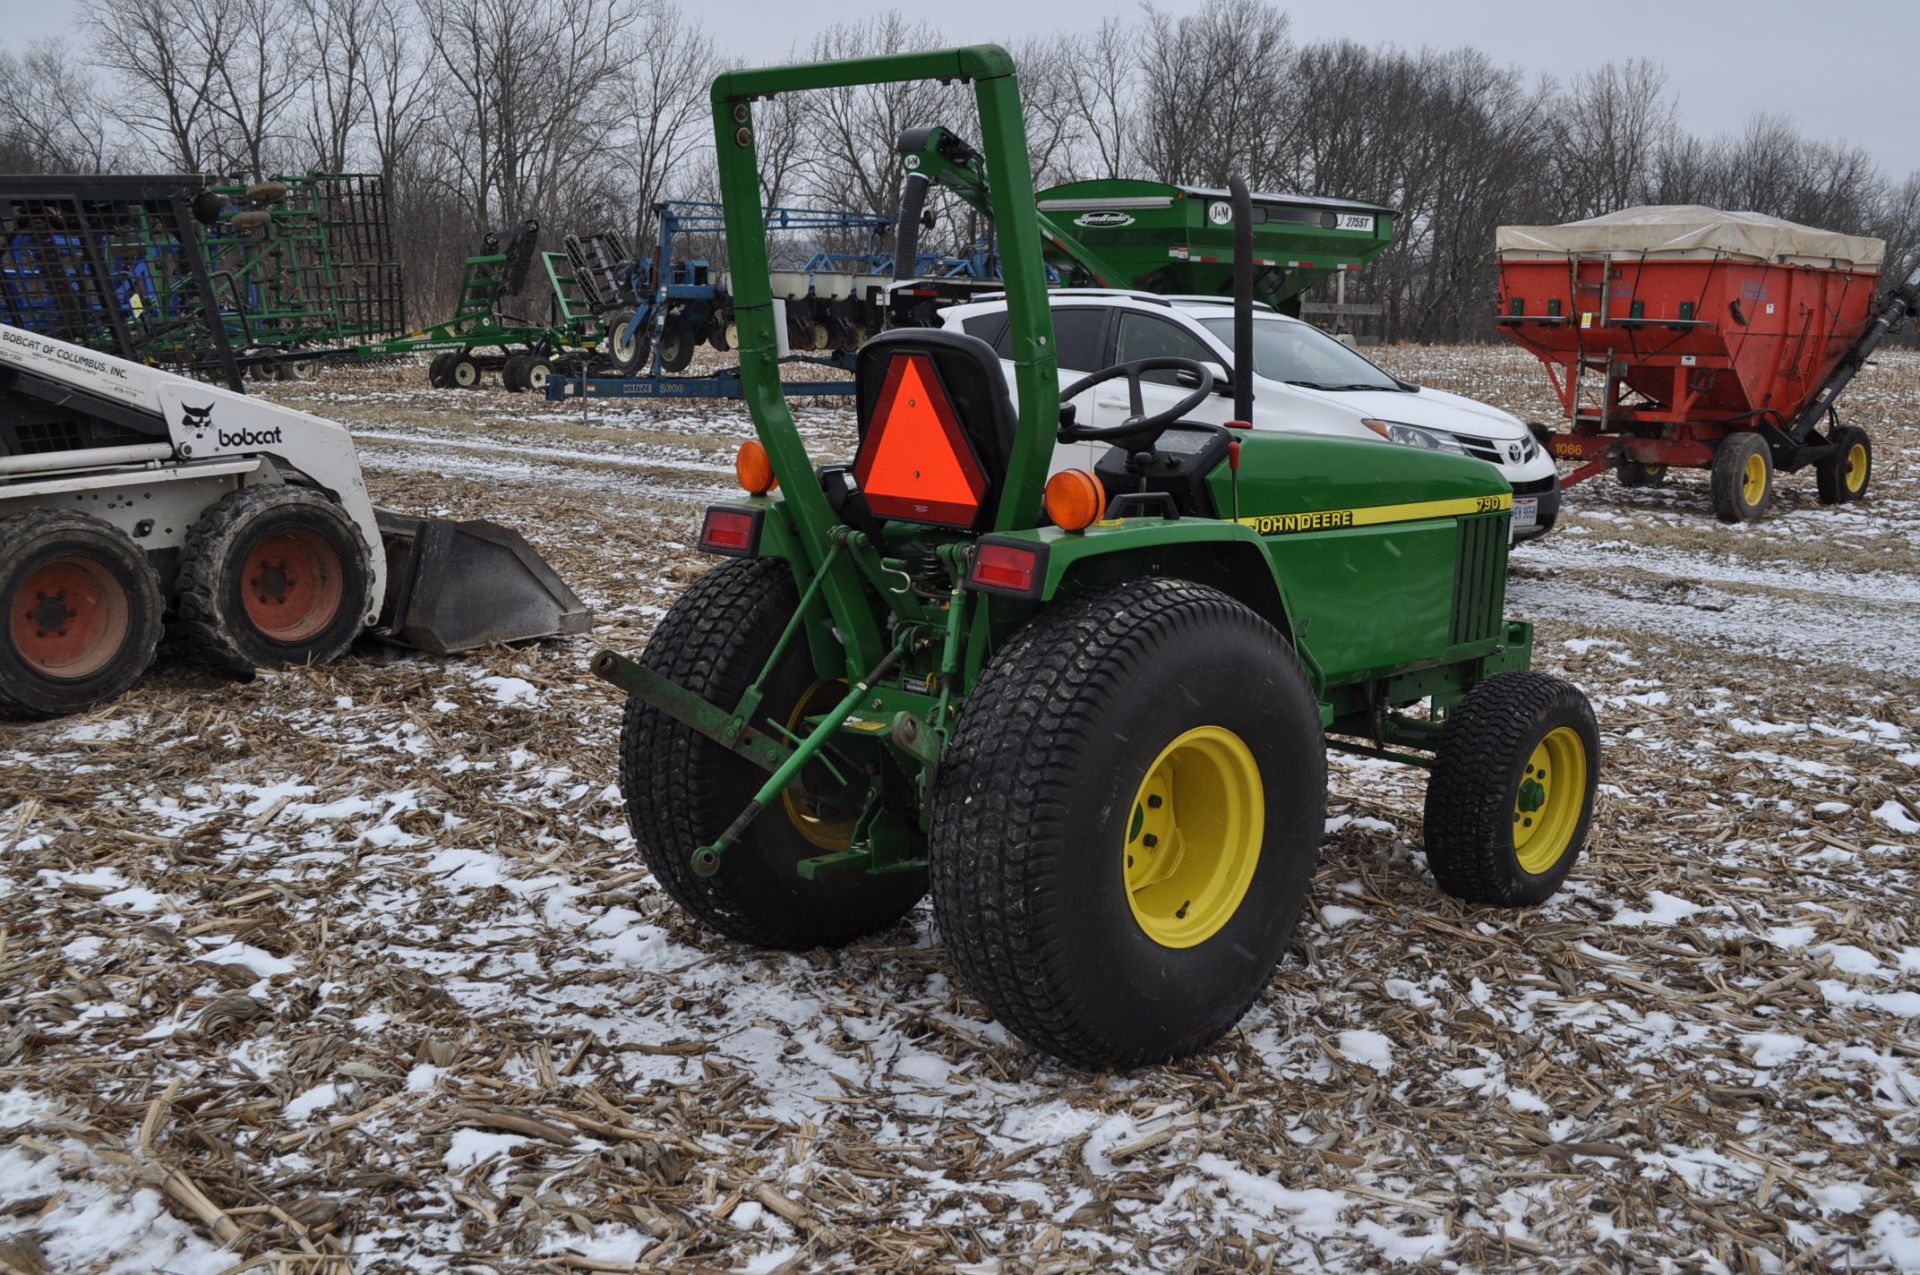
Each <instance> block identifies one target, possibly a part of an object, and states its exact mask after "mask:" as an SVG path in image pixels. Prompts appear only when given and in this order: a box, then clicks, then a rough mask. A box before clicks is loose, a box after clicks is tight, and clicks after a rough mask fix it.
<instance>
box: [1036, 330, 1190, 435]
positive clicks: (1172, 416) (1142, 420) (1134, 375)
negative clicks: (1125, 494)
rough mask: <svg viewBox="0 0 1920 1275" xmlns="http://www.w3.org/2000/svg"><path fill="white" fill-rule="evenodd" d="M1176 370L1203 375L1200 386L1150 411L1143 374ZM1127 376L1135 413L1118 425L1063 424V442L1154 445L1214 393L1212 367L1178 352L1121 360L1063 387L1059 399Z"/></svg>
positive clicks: (1061, 433)
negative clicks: (1143, 394)
mask: <svg viewBox="0 0 1920 1275" xmlns="http://www.w3.org/2000/svg"><path fill="white" fill-rule="evenodd" d="M1159 371H1173V372H1192V373H1193V374H1194V375H1195V376H1197V377H1199V378H1200V388H1198V389H1196V390H1195V391H1193V393H1191V394H1189V395H1187V396H1186V397H1185V398H1183V399H1181V400H1180V401H1179V402H1178V403H1175V404H1174V405H1173V406H1172V407H1169V408H1167V409H1166V410H1165V411H1163V412H1154V413H1153V414H1151V415H1148V413H1147V410H1146V407H1145V405H1144V404H1143V403H1142V402H1141V400H1140V378H1141V377H1142V376H1144V375H1145V374H1146V373H1148V372H1159ZM1123 376H1124V377H1126V378H1127V404H1128V406H1129V407H1130V408H1131V409H1132V411H1133V415H1131V416H1129V417H1127V419H1126V420H1124V421H1121V422H1120V423H1119V424H1118V425H1104V426H1097V425H1081V424H1078V423H1075V424H1071V425H1068V424H1062V425H1061V426H1060V435H1059V437H1060V441H1061V442H1063V443H1119V444H1120V445H1122V446H1124V447H1125V448H1126V449H1127V450H1128V451H1140V450H1143V449H1145V448H1148V447H1151V446H1152V445H1153V443H1154V441H1155V440H1157V439H1158V438H1159V437H1160V435H1162V434H1164V433H1166V432H1167V430H1168V429H1169V428H1170V427H1171V426H1172V425H1173V424H1174V423H1175V422H1177V421H1178V420H1179V419H1180V418H1181V417H1183V416H1185V415H1186V414H1187V413H1188V412H1191V411H1193V410H1194V409H1195V408H1197V407H1199V406H1200V405H1201V404H1202V403H1204V402H1206V401H1207V396H1208V395H1210V394H1212V393H1213V371H1212V369H1211V368H1209V367H1208V366H1207V365H1206V364H1205V363H1202V362H1200V361H1199V360H1198V359H1183V358H1179V357H1177V356H1175V355H1171V354H1164V355H1160V356H1159V357H1157V358H1150V359H1135V360H1134V361H1133V362H1131V363H1118V364H1115V365H1114V366H1113V367H1110V368H1107V369H1105V370H1104V371H1100V372H1095V373H1094V374H1093V375H1092V376H1084V377H1081V378H1080V379H1079V380H1077V381H1075V382H1074V383H1073V384H1072V385H1069V386H1068V387H1067V388H1066V389H1064V390H1061V391H1060V401H1061V402H1062V403H1065V402H1067V401H1069V400H1071V399H1074V398H1078V397H1079V396H1080V395H1082V394H1084V393H1086V392H1087V391H1088V390H1090V389H1092V388H1093V387H1094V386H1096V385H1105V384H1106V383H1107V382H1108V381H1117V380H1119V379H1120V378H1121V377H1123Z"/></svg>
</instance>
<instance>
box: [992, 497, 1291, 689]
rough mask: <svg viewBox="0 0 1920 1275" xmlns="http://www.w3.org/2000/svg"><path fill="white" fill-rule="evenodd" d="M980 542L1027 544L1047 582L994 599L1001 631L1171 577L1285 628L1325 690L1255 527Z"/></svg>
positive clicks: (1195, 523)
mask: <svg viewBox="0 0 1920 1275" xmlns="http://www.w3.org/2000/svg"><path fill="white" fill-rule="evenodd" d="M980 543H981V544H982V545H987V544H994V543H999V544H1009V545H1025V546H1029V547H1032V548H1035V549H1037V550H1038V551H1039V553H1040V555H1041V572H1040V575H1041V578H1040V579H1039V580H1038V581H1037V582H1036V589H1035V591H1034V593H1033V594H1031V595H1029V596H1028V598H1026V599H1024V600H1022V601H1015V600H1013V599H1011V598H1008V597H994V598H993V599H992V611H993V614H994V617H995V621H996V623H995V627H996V628H1001V627H1002V622H1003V617H1004V623H1005V627H1006V628H1011V627H1013V626H1014V625H1017V624H1018V623H1019V622H1021V621H1024V620H1025V619H1026V618H1027V617H1028V616H1029V615H1030V614H1032V613H1033V612H1034V611H1036V610H1037V609H1038V606H1039V605H1044V604H1045V603H1048V602H1052V601H1054V600H1055V599H1057V598H1061V597H1067V596H1071V595H1072V594H1074V593H1079V592H1083V591H1085V590H1086V589H1089V588H1093V587H1095V586H1097V585H1101V584H1106V583H1110V582H1117V581H1121V580H1134V579H1138V578H1140V577H1141V576H1166V577H1169V578H1176V579H1181V580H1191V581H1193V582H1195V583H1197V584H1205V585H1210V586H1212V587H1214V588H1216V589H1219V590H1220V591H1221V592H1222V593H1225V594H1227V595H1228V596H1230V597H1232V598H1235V599H1237V600H1239V601H1240V602H1243V603H1245V604H1246V605H1247V606H1248V607H1250V608H1251V609H1252V610H1253V611H1254V612H1255V613H1256V614H1257V615H1259V616H1260V617H1261V618H1262V619H1264V620H1266V621H1267V623H1269V624H1271V625H1273V627H1274V628H1276V629H1278V630H1279V631H1280V636H1281V637H1283V638H1285V639H1286V640H1287V643H1288V645H1290V646H1292V647H1293V649H1294V652H1295V653H1296V654H1297V655H1298V656H1299V657H1300V662H1301V663H1302V664H1303V665H1305V666H1306V669H1307V675H1308V677H1309V678H1310V679H1311V681H1312V683H1313V686H1314V689H1315V691H1316V692H1318V691H1320V690H1321V689H1322V688H1323V686H1324V678H1323V677H1322V675H1321V672H1320V669H1319V666H1318V665H1317V664H1316V663H1315V662H1314V659H1313V657H1312V655H1311V653H1309V652H1308V651H1307V650H1306V649H1305V648H1304V647H1302V646H1301V645H1300V643H1299V642H1298V641H1297V640H1296V634H1295V631H1294V622H1293V615H1294V610H1293V607H1292V605H1291V604H1290V603H1289V601H1288V598H1287V587H1286V584H1285V582H1284V581H1282V579H1281V578H1280V575H1279V573H1278V572H1277V571H1276V570H1275V569H1274V564H1273V559H1272V558H1271V557H1270V556H1269V555H1268V554H1267V552H1266V550H1265V549H1264V548H1263V547H1262V544H1261V540H1260V535H1259V533H1258V532H1257V531H1255V530H1254V529H1253V528H1252V527H1250V526H1246V525H1243V524H1239V523H1232V522H1222V521H1218V520H1215V519H1203V518H1182V519H1179V520H1176V521H1169V520H1166V519H1161V518H1125V519H1116V520H1114V521H1112V522H1109V523H1104V524H1103V523H1095V524H1094V525H1093V526H1091V527H1088V528H1087V529H1086V530H1085V531H1062V530H1061V529H1060V528H1058V527H1041V528H1038V529H1036V530H1033V531H1013V532H997V533H995V534H993V535H990V536H983V537H981V541H980Z"/></svg>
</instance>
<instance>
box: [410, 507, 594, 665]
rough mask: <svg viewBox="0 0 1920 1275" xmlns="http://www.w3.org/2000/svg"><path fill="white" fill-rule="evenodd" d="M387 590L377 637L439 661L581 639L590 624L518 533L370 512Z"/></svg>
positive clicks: (582, 607) (481, 523)
mask: <svg viewBox="0 0 1920 1275" xmlns="http://www.w3.org/2000/svg"><path fill="white" fill-rule="evenodd" d="M374 512H375V515H376V516H377V517H378V519H379V522H380V540H381V543H382V544H384V545H385V547H386V552H387V590H386V597H385V598H384V599H383V600H382V605H381V608H380V627H379V629H377V630H376V631H375V636H378V637H381V638H384V639H385V640H387V641H389V642H393V643H396V644H397V645H400V646H410V647H414V648H416V649H418V650H422V651H431V652H433V653H434V654H437V655H447V654H451V653H453V652H456V651H470V650H472V649H473V648H475V647H478V646H486V645H488V644H490V643H493V642H524V641H528V640H530V639H533V638H543V637H559V636H563V635H565V634H569V633H585V632H586V631H587V627H588V625H590V624H591V623H592V621H593V617H592V615H591V614H590V613H589V612H588V611H587V608H586V606H585V604H583V603H582V602H581V601H580V599H579V598H577V597H575V596H574V593H573V590H571V589H569V588H568V587H567V586H566V584H565V583H564V582H563V581H562V580H561V579H560V577H559V576H557V575H555V574H554V571H553V568H552V567H549V566H548V565H547V564H546V561H545V560H544V559H543V558H541V556H540V555H539V554H538V553H537V552H535V551H534V548H533V546H532V545H530V544H528V543H527V542H526V539H525V538H524V537H522V536H521V535H520V533H519V532H517V531H511V530H509V529H507V528H506V527H502V526H500V525H499V524H498V523H492V522H486V521H482V520H478V519H474V520H469V521H464V522H455V521H453V520H452V519H449V518H412V517H409V516H407V515H406V514H396V513H393V512H392V511H390V510H386V509H379V510H375V511H374Z"/></svg>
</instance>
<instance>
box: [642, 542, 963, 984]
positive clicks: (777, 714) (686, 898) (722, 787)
mask: <svg viewBox="0 0 1920 1275" xmlns="http://www.w3.org/2000/svg"><path fill="white" fill-rule="evenodd" d="M798 605H799V596H798V594H797V593H796V592H795V590H794V586H793V573H792V571H791V570H790V569H789V568H788V566H787V564H786V563H785V562H783V561H781V560H779V559H777V558H742V559H732V560H729V561H726V562H723V563H721V564H720V565H719V566H717V567H715V568H714V569H713V570H712V571H709V572H708V573H707V574H706V575H704V576H702V577H701V578H700V579H699V580H698V581H696V582H695V583H694V585H693V587H692V588H690V589H688V590H687V591H686V593H684V594H683V595H681V597H680V600H679V601H678V602H676V603H674V606H673V609H672V610H671V611H669V612H668V613H667V616H666V618H665V619H664V620H662V621H661V622H660V627H659V628H658V629H656V630H655V631H654V634H653V638H652V640H651V641H649V642H648V643H647V650H646V654H645V655H643V656H642V657H641V662H642V663H643V664H645V665H646V666H647V667H648V668H650V669H652V670H653V671H654V672H656V673H659V674H661V675H663V676H665V677H668V678H671V679H672V680H673V681H674V682H675V683H677V684H678V685H680V686H682V687H684V688H686V689H687V690H690V691H692V692H693V693H694V694H696V695H699V696H701V697H702V698H704V699H705V700H706V701H707V702H708V703H710V704H724V705H726V706H727V707H729V708H731V707H733V706H734V705H735V704H737V703H739V701H740V696H741V695H742V693H744V692H745V691H746V689H747V687H748V686H749V685H751V684H752V683H753V680H754V679H755V678H756V677H758V676H759V675H760V670H761V668H762V667H763V666H764V665H765V664H766V662H767V659H768V657H769V656H770V655H771V654H772V653H773V647H774V644H775V643H776V642H777V641H778V640H779V637H780V633H781V631H782V630H783V629H784V628H785V626H786V623H787V620H788V619H789V618H790V617H791V616H792V615H793V612H794V608H795V607H797V606H798ZM827 687H828V688H830V689H829V690H828V692H827V694H826V695H825V696H822V694H821V691H822V689H823V688H822V685H821V683H820V682H819V681H818V679H816V678H815V676H814V671H813V666H812V664H811V662H810V660H809V657H808V654H807V642H806V639H805V638H804V637H798V638H796V639H795V640H794V641H793V642H791V643H790V644H789V645H788V648H787V651H786V653H785V654H784V655H783V657H782V659H781V662H780V664H779V665H778V666H777V667H776V668H775V670H774V672H773V675H772V676H771V677H770V678H768V680H767V683H766V686H765V688H764V689H765V698H764V699H763V700H762V701H761V704H760V720H759V722H758V723H757V724H758V725H759V726H761V727H762V728H763V729H766V728H767V727H766V723H767V720H768V719H771V720H772V721H773V722H774V723H775V724H776V725H778V726H780V727H783V728H791V727H794V726H797V725H798V722H799V718H800V717H801V716H803V715H804V711H803V710H804V709H807V708H812V709H813V711H816V712H818V711H823V710H824V709H825V708H829V707H831V706H832V701H833V699H837V698H838V696H839V695H840V694H844V688H843V687H841V686H840V684H839V683H838V682H834V683H829V684H827ZM823 698H824V699H825V703H822V702H821V700H822V699H823ZM769 733H770V734H775V735H776V736H777V735H778V734H779V732H778V731H773V730H771V729H769ZM842 767H843V769H845V768H846V767H845V763H844V762H843V763H842ZM766 777H767V772H766V771H764V770H761V769H760V768H759V767H757V766H755V765H754V764H753V763H751V762H749V761H747V760H745V759H744V758H742V757H740V756H739V755H737V754H735V753H733V752H731V751H729V750H728V749H726V748H723V747H721V746H720V745H719V744H717V743H715V742H713V741H712V740H710V739H708V738H706V737H705V736H704V735H701V734H699V733H698V732H696V731H694V730H693V729H692V728H691V727H688V726H685V725H682V724H681V723H679V722H677V721H675V720H673V719H672V718H671V717H668V716H667V715H666V714H665V713H663V712H661V711H660V710H659V709H657V708H653V707H651V706H649V705H647V704H644V703H642V702H640V701H639V700H629V701H628V702H627V709H626V714H625V717H624V719H623V720H622V722H621V726H620V790H621V792H622V793H623V794H624V795H625V797H626V801H627V821H628V823H629V825H630V826H631V827H632V829H633V836H634V840H635V841H636V842H637V843H638V844H639V847H640V853H641V856H642V857H643V858H644V859H645V860H646V864H647V867H648V868H650V869H651V870H652V872H653V876H654V879H655V880H656V881H658V882H659V883H660V885H661V887H662V888H663V889H665V890H666V892H667V893H668V894H669V895H671V896H672V898H673V900H674V901H675V902H676V903H678V904H679V905H680V906H681V907H683V908H685V909H686V910H687V911H688V912H690V913H692V914H693V916H694V917H696V918H697V919H698V920H700V921H702V922H704V923H705V924H706V925H707V926H708V927H710V928H711V929H713V930H715V931H717V932H718V933H720V934H722V935H725V936H726V937H728V938H730V939H734V940H737V941H739V942H742V943H750V944H753V945H754V946H756V947H767V948H783V949H790V950H804V949H807V948H814V947H839V946H841V945H843V944H846V943H850V942H852V941H853V940H854V939H857V938H859V937H861V936H862V935H865V934H871V933H873V932H874V931H876V930H882V929H885V928H886V927H888V926H890V925H892V924H893V923H894V922H896V921H898V920H899V919H900V918H901V917H903V916H905V915H906V914H907V913H908V912H909V911H911V910H912V908H913V906H914V904H916V903H918V902H919V901H920V897H921V896H922V895H923V894H925V893H926V889H927V878H926V873H925V872H924V871H919V872H901V873H889V874H884V875H874V874H869V873H864V872H842V873H832V874H828V875H824V876H822V877H820V878H818V879H817V880H813V881H808V880H806V879H804V878H802V877H801V876H800V874H799V871H798V864H799V862H800V860H802V859H807V858H812V857H814V856H817V855H821V854H826V853H829V852H830V851H832V850H834V849H838V848H844V847H845V845H846V844H847V842H848V840H849V839H850V836H851V832H852V816H851V815H845V816H843V815H841V814H838V813H834V812H830V811H826V810H824V809H823V808H822V807H820V806H818V805H817V804H815V803H814V802H813V801H812V799H810V798H807V797H806V796H805V795H804V794H803V793H802V792H800V791H799V790H789V794H788V799H787V800H786V801H783V802H782V803H781V804H780V805H776V806H774V807H773V808H772V809H769V810H766V811H764V812H762V813H761V815H760V817H759V818H758V819H757V820H755V821H754V823H753V824H752V826H751V827H750V828H748V830H747V832H746V833H745V835H743V836H742V837H741V838H740V840H739V841H737V842H736V843H734V844H733V845H732V846H731V847H730V848H729V849H728V850H727V851H726V853H725V854H723V855H722V856H721V859H720V869H719V871H718V872H716V873H715V874H714V875H713V876H710V877H702V876H697V875H695V873H694V871H693V865H692V855H693V851H694V848H695V847H697V846H704V845H710V844H712V842H713V841H714V839H715V838H716V837H718V836H719V835H720V833H721V832H722V831H723V830H724V829H725V828H726V827H727V825H728V824H729V823H731V822H732V821H733V819H734V817H735V816H736V815H738V814H739V813H740V812H741V810H742V809H744V808H745V806H746V805H747V803H748V802H749V801H750V800H751V799H752V797H753V794H754V792H755V791H756V790H757V789H758V788H759V787H760V785H761V784H762V783H764V782H765V780H766ZM803 783H804V776H803ZM856 810H857V806H856Z"/></svg>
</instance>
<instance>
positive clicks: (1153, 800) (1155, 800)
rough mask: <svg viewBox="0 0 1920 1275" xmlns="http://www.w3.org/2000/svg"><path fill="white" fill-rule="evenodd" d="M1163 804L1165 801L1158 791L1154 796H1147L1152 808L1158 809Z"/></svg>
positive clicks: (1149, 805) (1148, 803) (1148, 804)
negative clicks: (1161, 798)
mask: <svg viewBox="0 0 1920 1275" xmlns="http://www.w3.org/2000/svg"><path fill="white" fill-rule="evenodd" d="M1163 804H1164V803H1163V802H1162V801H1161V800H1160V795H1159V794H1158V793H1155V794H1154V795H1153V796H1151V797H1149V798H1147V806H1148V807H1149V808H1150V809H1153V810H1158V809H1160V807H1161V806H1162V805H1163Z"/></svg>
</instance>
